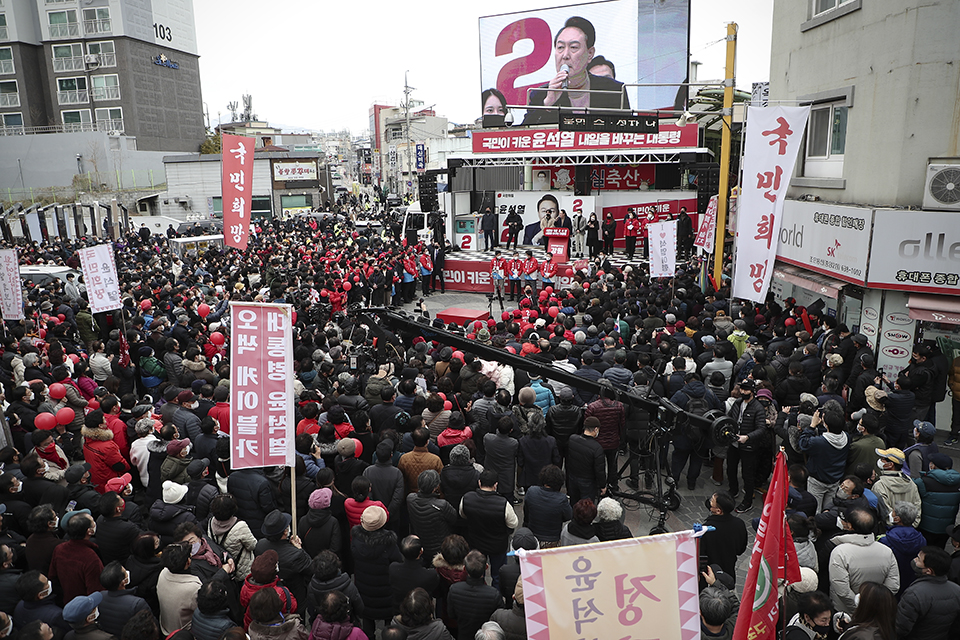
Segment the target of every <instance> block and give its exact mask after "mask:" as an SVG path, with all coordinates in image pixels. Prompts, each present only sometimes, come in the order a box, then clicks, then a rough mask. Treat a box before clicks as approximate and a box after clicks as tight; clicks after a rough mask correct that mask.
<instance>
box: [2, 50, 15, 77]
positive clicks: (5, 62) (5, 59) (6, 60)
mask: <svg viewBox="0 0 960 640" xmlns="http://www.w3.org/2000/svg"><path fill="white" fill-rule="evenodd" d="M14 71H15V70H14V68H13V48H11V47H0V73H14Z"/></svg>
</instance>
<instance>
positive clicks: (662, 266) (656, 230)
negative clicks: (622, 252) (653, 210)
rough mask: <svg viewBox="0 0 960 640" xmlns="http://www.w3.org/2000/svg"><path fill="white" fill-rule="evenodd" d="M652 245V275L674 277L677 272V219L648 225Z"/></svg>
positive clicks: (654, 276)
mask: <svg viewBox="0 0 960 640" xmlns="http://www.w3.org/2000/svg"><path fill="white" fill-rule="evenodd" d="M647 239H648V241H649V246H650V277H651V278H672V277H673V276H674V275H675V274H676V272H677V221H676V220H668V221H666V222H654V223H652V224H648V225H647Z"/></svg>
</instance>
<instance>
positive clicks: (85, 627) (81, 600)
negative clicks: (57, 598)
mask: <svg viewBox="0 0 960 640" xmlns="http://www.w3.org/2000/svg"><path fill="white" fill-rule="evenodd" d="M101 602H103V595H102V594H100V593H99V592H98V593H91V594H90V595H88V596H76V597H75V598H72V599H71V600H70V601H69V602H68V603H67V604H66V606H65V607H64V608H63V619H64V620H65V621H66V622H67V623H69V624H70V626H71V627H72V628H73V630H72V631H71V632H69V633H68V634H67V635H66V638H69V640H112V639H113V635H111V634H110V633H107V632H106V631H104V630H103V629H101V628H100V624H99V623H98V622H97V619H98V618H99V617H100V611H99V609H98V607H99V606H100V603H101Z"/></svg>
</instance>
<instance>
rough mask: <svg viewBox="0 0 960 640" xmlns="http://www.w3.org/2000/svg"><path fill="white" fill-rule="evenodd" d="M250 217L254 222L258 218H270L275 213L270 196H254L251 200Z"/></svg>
mask: <svg viewBox="0 0 960 640" xmlns="http://www.w3.org/2000/svg"><path fill="white" fill-rule="evenodd" d="M250 202H251V205H250V217H251V218H253V219H254V220H256V219H258V218H269V217H271V213H272V211H273V205H272V203H271V198H270V196H253V197H252V198H250Z"/></svg>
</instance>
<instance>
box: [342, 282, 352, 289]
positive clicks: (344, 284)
mask: <svg viewBox="0 0 960 640" xmlns="http://www.w3.org/2000/svg"><path fill="white" fill-rule="evenodd" d="M350 289H353V285H352V284H350V283H349V282H344V283H343V290H344V291H350Z"/></svg>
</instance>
